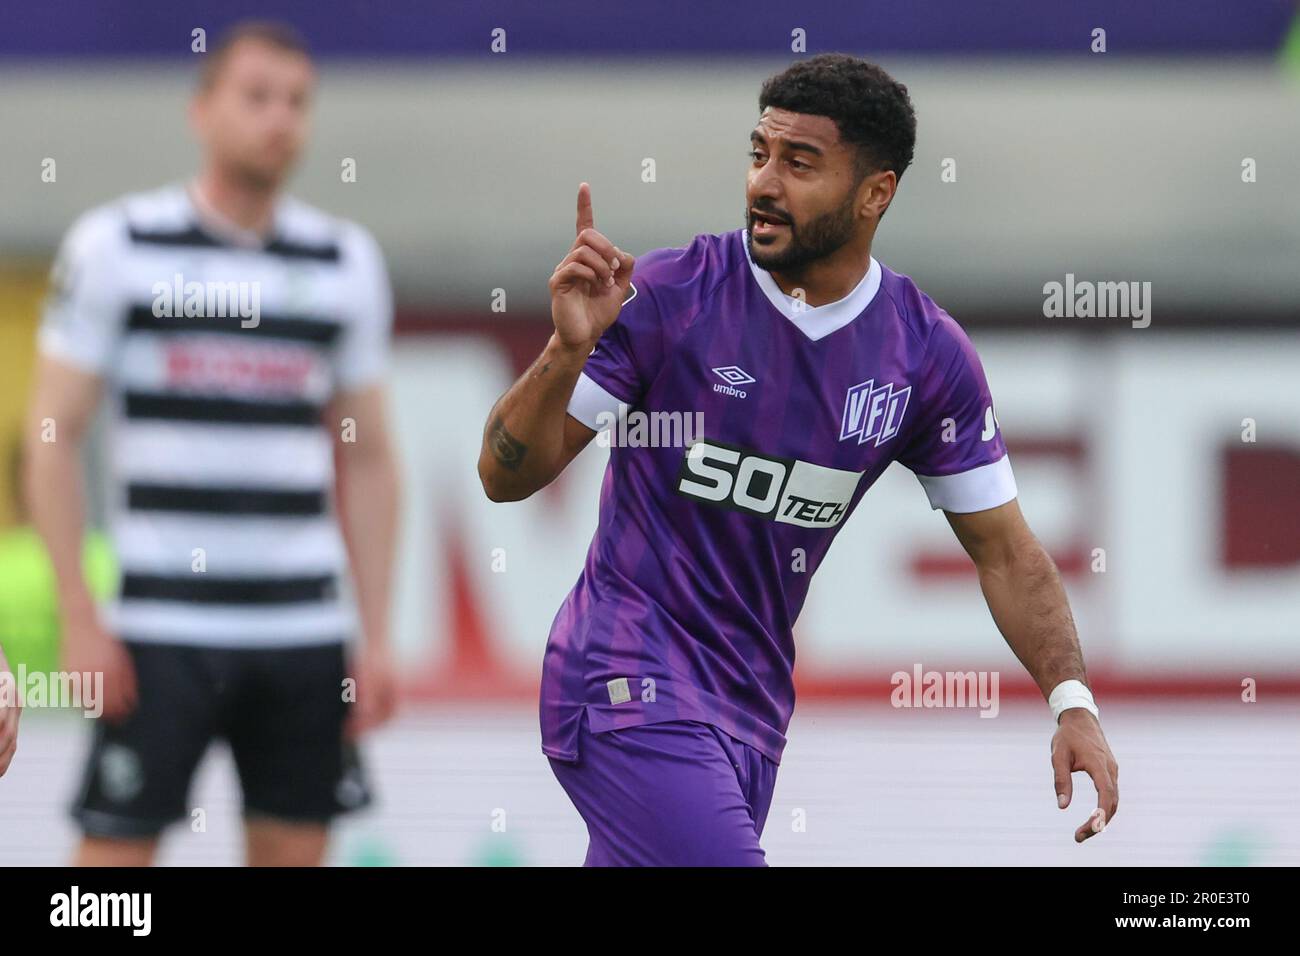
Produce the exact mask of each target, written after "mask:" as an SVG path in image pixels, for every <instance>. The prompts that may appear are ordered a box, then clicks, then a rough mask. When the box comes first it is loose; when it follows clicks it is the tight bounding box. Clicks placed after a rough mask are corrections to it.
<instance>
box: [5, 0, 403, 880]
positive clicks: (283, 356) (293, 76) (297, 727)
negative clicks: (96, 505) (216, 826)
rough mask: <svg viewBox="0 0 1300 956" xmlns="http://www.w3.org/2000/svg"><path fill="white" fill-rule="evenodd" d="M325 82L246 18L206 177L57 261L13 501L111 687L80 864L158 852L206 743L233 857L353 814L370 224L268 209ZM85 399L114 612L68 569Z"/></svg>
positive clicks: (374, 405)
mask: <svg viewBox="0 0 1300 956" xmlns="http://www.w3.org/2000/svg"><path fill="white" fill-rule="evenodd" d="M314 85H315V74H314V69H313V66H312V63H311V60H310V58H309V57H308V55H307V52H306V49H305V47H304V46H303V44H302V42H301V40H300V39H299V38H298V37H296V35H294V34H293V33H292V32H291V31H289V30H288V29H287V28H284V27H280V26H278V25H274V24H264V23H249V24H243V25H241V26H239V27H236V28H235V29H234V30H232V31H231V33H230V34H229V35H228V36H227V37H226V38H224V39H223V40H222V42H221V43H220V44H219V45H218V46H216V47H215V48H214V49H213V51H212V52H211V53H209V54H207V56H206V58H205V63H204V67H203V70H202V73H201V76H200V82H199V86H198V89H197V91H196V93H195V96H194V98H193V101H192V104H191V122H192V125H193V127H194V130H195V132H196V134H197V136H198V139H199V141H200V144H201V148H202V156H203V161H202V166H201V169H200V172H199V174H198V175H197V176H196V177H195V178H194V179H193V180H192V181H190V182H189V183H186V184H178V185H174V186H168V187H165V188H163V189H159V190H157V191H154V192H150V193H144V194H138V195H132V196H127V197H125V198H124V199H121V200H119V201H117V202H115V203H112V204H110V205H107V206H104V207H101V208H98V209H94V210H92V211H90V212H88V213H86V214H85V215H84V216H82V217H81V219H80V220H79V221H78V222H77V223H76V224H75V225H74V226H73V227H72V229H71V231H70V232H69V233H68V235H67V237H66V239H65V241H64V243H63V246H62V249H61V250H60V253H59V256H58V259H57V261H56V264H55V268H54V273H53V278H52V286H53V288H52V292H51V296H50V300H49V303H48V305H47V308H46V313H45V316H44V320H43V323H42V327H41V331H40V340H39V347H40V353H41V354H40V365H39V369H38V375H37V384H36V387H35V394H34V398H33V401H32V404H31V411H30V421H29V424H28V433H27V441H28V450H27V455H26V459H27V465H28V469H27V488H28V493H29V499H30V503H31V510H32V515H33V519H34V522H35V524H36V527H37V529H38V530H39V532H40V533H41V535H42V537H43V538H44V540H45V542H46V545H47V547H48V550H49V553H50V556H51V559H52V562H53V565H54V569H55V574H56V577H57V582H58V589H59V603H60V610H61V615H62V622H63V650H64V658H65V665H66V667H67V668H68V669H69V670H75V671H101V672H103V674H104V697H105V699H104V716H103V718H102V719H101V720H99V721H97V724H96V727H95V733H94V739H93V743H92V747H91V751H90V755H89V758H88V761H87V764H86V767H85V771H84V777H83V783H82V786H81V789H80V792H79V793H78V794H77V796H76V799H75V803H74V807H73V812H74V814H75V816H76V819H77V821H78V822H79V824H80V826H81V828H82V830H83V833H84V838H83V840H82V843H81V846H80V850H79V852H78V853H77V856H76V860H77V862H78V863H80V864H115V865H137V864H138V865H143V864H147V863H149V862H151V861H152V860H153V859H154V856H155V852H156V848H157V844H158V839H159V836H160V834H161V833H162V832H163V830H164V829H165V828H166V827H167V826H168V825H169V824H171V823H174V822H177V821H180V820H184V819H186V818H188V817H190V815H191V813H192V811H191V808H190V806H189V803H188V793H189V786H190V782H191V779H192V776H193V773H194V770H195V768H196V766H197V765H198V763H199V761H200V759H201V758H202V756H203V754H204V753H205V752H206V750H207V749H208V745H209V743H210V742H211V741H212V740H213V739H214V738H222V739H224V740H226V741H227V742H228V743H229V745H230V749H231V753H232V755H233V757H234V761H235V764H236V766H237V768H238V772H239V776H240V782H241V786H242V791H243V812H244V819H245V829H246V835H247V857H248V861H249V863H250V864H255V865H257V864H264V865H268V864H269V865H278V864H291V865H311V864H318V863H320V862H321V861H322V860H323V857H324V854H325V851H326V843H327V840H326V837H327V830H328V823H329V821H330V820H331V819H332V818H333V817H334V816H335V815H337V814H339V813H341V812H344V811H347V810H350V809H353V808H356V807H360V806H362V805H364V804H365V803H367V801H368V799H369V796H368V790H367V785H366V781H365V779H364V776H363V775H362V773H361V768H360V764H359V761H358V758H357V754H356V750H355V747H354V746H353V743H352V741H353V739H354V738H355V735H356V733H357V732H359V731H361V730H364V729H366V728H367V727H370V726H374V725H375V724H377V723H379V722H382V721H383V720H385V719H387V718H388V716H390V714H391V712H392V710H393V707H394V680H393V670H392V666H391V662H390V657H389V652H388V636H387V630H388V604H389V589H390V578H391V569H392V560H393V552H394V539H395V534H396V514H397V494H398V488H397V478H396V468H395V464H394V456H393V453H392V450H391V447H390V441H389V437H388V428H387V423H386V412H385V399H384V385H383V382H384V377H385V371H386V363H387V358H388V351H389V348H388V346H389V335H390V329H391V318H392V304H391V296H390V292H389V287H388V281H387V277H386V273H385V268H384V262H383V258H382V255H381V253H380V251H379V248H378V246H377V245H376V243H375V241H374V240H373V239H372V238H371V237H370V235H369V234H368V233H367V232H366V231H365V230H364V229H362V228H361V227H359V226H357V225H355V224H353V223H350V222H346V221H343V220H339V219H336V218H334V217H332V216H329V215H327V214H325V213H323V212H320V211H318V210H316V209H313V208H311V207H309V206H306V205H304V204H302V203H299V202H296V201H294V200H292V199H290V198H288V197H286V196H284V195H283V194H282V189H283V186H284V182H285V180H286V178H287V176H288V174H289V173H290V171H291V169H292V168H293V166H294V164H295V161H296V159H297V157H298V155H299V153H300V151H301V149H302V147H303V145H304V143H305V141H306V137H307V132H308V121H309V113H310V105H311V100H312V93H313V88H314ZM101 397H102V398H103V399H104V400H105V403H106V404H107V406H108V411H109V416H108V417H109V419H110V432H109V436H108V441H107V443H106V447H107V458H108V467H109V493H110V498H109V519H110V527H111V532H112V537H113V541H114V546H115V549H116V551H117V555H118V559H119V562H120V564H121V568H122V581H121V587H120V593H119V597H118V600H117V601H116V603H115V605H114V607H113V608H112V612H111V615H110V616H109V617H108V618H107V619H104V618H101V616H100V613H99V610H98V609H97V608H96V607H95V605H94V603H93V602H92V600H91V598H90V595H89V592H88V591H87V588H86V585H85V582H84V579H83V576H82V570H81V567H80V557H79V556H80V553H81V538H82V533H83V528H82V524H83V513H84V507H83V494H82V490H81V483H80V480H79V474H80V467H81V462H80V454H79V453H80V450H81V446H82V443H83V438H84V437H85V435H86V432H87V430H88V426H89V424H90V422H91V420H92V417H93V414H94V412H95V410H96V408H97V406H99V404H100V402H101ZM336 461H337V463H338V468H339V474H338V476H337V477H338V488H339V489H340V490H341V494H342V498H343V500H342V501H341V503H340V505H339V508H338V512H339V513H341V515H342V517H343V518H344V519H345V522H346V546H345V535H344V534H343V533H341V531H342V529H341V528H340V523H339V518H338V515H337V514H336V508H335V501H334V497H335V495H334V488H335V462H336ZM358 634H359V636H360V638H361V639H360V641H358V642H356V643H355V645H354V646H353V647H352V648H351V650H352V652H353V654H352V659H351V660H349V659H348V648H349V644H351V643H352V640H353V638H354V637H357V636H358ZM353 680H355V684H353ZM352 687H355V695H353V694H352V693H350V689H351V688H352ZM352 700H355V705H353V704H352V703H351V701H352Z"/></svg>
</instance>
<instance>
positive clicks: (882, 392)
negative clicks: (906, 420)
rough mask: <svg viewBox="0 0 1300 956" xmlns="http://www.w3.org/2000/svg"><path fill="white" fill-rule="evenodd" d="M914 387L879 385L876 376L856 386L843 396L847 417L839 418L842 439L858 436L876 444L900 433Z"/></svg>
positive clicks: (863, 442) (862, 441) (864, 441)
mask: <svg viewBox="0 0 1300 956" xmlns="http://www.w3.org/2000/svg"><path fill="white" fill-rule="evenodd" d="M911 395H912V386H910V385H908V386H907V387H906V388H899V389H895V388H894V386H893V385H892V384H890V383H888V382H886V383H885V384H884V385H880V386H878V387H877V386H876V383H875V379H867V381H865V382H861V383H859V384H857V385H854V386H853V387H852V388H851V389H849V391H848V394H847V395H845V396H844V417H843V418H842V419H840V441H846V440H848V439H850V438H855V437H856V438H857V440H858V444H859V445H865V444H866V443H867V442H869V441H871V440H872V439H873V438H874V439H875V441H876V444H877V445H880V444H881V443H883V442H887V441H889V439H891V438H893V437H894V436H895V435H897V434H898V430H899V429H900V428H901V427H902V424H903V413H904V412H906V411H907V400H908V399H909V398H910V397H911Z"/></svg>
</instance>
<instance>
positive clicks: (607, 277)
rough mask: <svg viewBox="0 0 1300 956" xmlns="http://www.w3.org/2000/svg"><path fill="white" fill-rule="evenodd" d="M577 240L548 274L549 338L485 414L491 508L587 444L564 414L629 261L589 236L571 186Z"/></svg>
mask: <svg viewBox="0 0 1300 956" xmlns="http://www.w3.org/2000/svg"><path fill="white" fill-rule="evenodd" d="M576 231H577V238H575V239H574V241H573V245H572V246H571V247H570V248H569V253H568V255H566V256H565V257H564V258H563V259H562V260H561V261H560V264H559V265H558V266H556V267H555V272H554V273H553V274H552V275H551V281H550V290H551V320H552V321H553V322H554V323H555V332H554V334H553V335H552V336H551V340H550V342H548V343H547V345H546V348H545V350H543V352H542V354H541V356H540V357H538V359H537V361H535V362H534V363H533V364H532V365H531V366H530V367H529V369H528V371H526V372H525V373H524V374H523V376H522V377H521V378H520V379H519V381H517V382H515V384H514V385H512V386H511V387H510V390H509V391H508V392H506V393H505V395H503V396H502V397H501V398H500V400H498V401H497V403H496V404H495V405H494V406H493V407H492V411H491V412H490V413H489V415H488V420H487V426H486V427H485V428H484V430H483V446H482V448H481V450H480V452H479V459H478V474H479V480H480V481H482V483H483V490H484V491H485V492H486V493H487V496H488V497H489V498H491V499H492V500H493V501H518V500H520V499H521V498H527V497H528V496H529V495H531V494H532V493H533V492H535V491H537V490H538V489H539V488H542V487H545V486H546V485H547V484H549V483H550V482H551V481H552V480H553V479H554V478H555V476H556V475H558V474H559V473H560V472H561V471H563V470H564V468H565V466H567V465H568V464H569V462H570V461H572V460H573V459H574V457H575V456H576V455H577V454H578V452H580V451H582V449H583V448H585V447H586V446H587V443H588V442H590V441H591V439H592V438H593V437H595V434H596V433H595V432H594V431H593V430H592V429H590V428H588V427H587V426H586V425H584V424H582V423H581V422H579V421H578V420H576V419H575V418H573V417H571V416H570V415H569V414H568V406H569V399H570V398H572V397H573V389H574V387H575V386H576V385H577V382H578V375H579V373H580V372H581V371H582V367H583V365H584V364H585V363H586V361H587V356H589V355H590V354H591V350H592V349H593V348H594V347H595V345H596V343H597V342H598V341H599V340H600V337H601V335H602V334H603V333H604V331H605V330H606V329H607V328H609V327H610V326H611V325H613V324H614V320H615V319H617V318H618V313H619V309H621V308H622V305H623V301H624V299H625V298H626V296H627V291H628V287H629V286H630V285H631V282H632V267H633V265H634V264H635V259H634V258H633V257H632V256H630V255H628V254H627V253H625V252H623V251H622V250H621V249H619V248H618V247H617V246H615V245H614V244H613V243H612V242H610V241H609V240H608V239H606V238H605V237H604V236H603V235H601V234H600V233H599V232H597V231H596V228H595V221H594V218H593V216H592V211H591V187H590V186H588V185H587V184H586V183H583V184H582V185H581V186H579V187H578V218H577V230H576Z"/></svg>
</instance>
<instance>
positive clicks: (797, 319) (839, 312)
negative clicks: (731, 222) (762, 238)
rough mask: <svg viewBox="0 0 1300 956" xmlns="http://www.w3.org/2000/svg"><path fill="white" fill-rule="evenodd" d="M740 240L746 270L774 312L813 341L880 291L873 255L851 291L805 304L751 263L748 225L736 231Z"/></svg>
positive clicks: (849, 318) (839, 325)
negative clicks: (838, 297)
mask: <svg viewBox="0 0 1300 956" xmlns="http://www.w3.org/2000/svg"><path fill="white" fill-rule="evenodd" d="M740 244H741V246H742V247H743V248H744V250H745V260H746V261H747V262H748V263H749V271H750V272H751V273H753V275H754V281H755V282H757V283H758V287H759V288H760V289H762V290H763V294H764V295H766V296H767V298H768V301H769V302H771V303H772V305H774V306H776V310H777V311H778V312H780V313H781V314H782V315H784V316H785V317H786V318H787V319H789V320H790V321H791V322H793V323H794V324H795V326H796V327H797V328H798V329H799V331H800V332H802V333H803V334H804V335H806V336H808V338H810V339H812V340H813V341H814V342H816V341H817V340H818V339H822V338H825V337H826V336H828V335H830V334H831V333H832V332H834V331H836V330H837V329H842V328H844V326H846V325H848V324H849V323H850V322H852V321H853V320H854V319H855V318H857V317H858V316H859V315H861V314H862V312H863V310H864V309H866V307H867V306H869V305H870V304H871V301H872V300H873V299H874V298H875V297H876V293H877V292H878V291H880V263H879V262H877V261H876V257H875V256H872V257H871V262H870V263H869V264H868V265H867V271H866V274H864V275H863V276H862V278H861V280H859V282H858V284H857V285H856V286H854V288H853V291H852V292H850V293H849V294H848V295H846V296H845V297H844V298H842V299H839V300H837V301H835V302H827V303H826V304H825V305H818V306H814V307H809V306H808V305H806V304H804V303H803V302H800V301H799V300H798V299H796V298H794V297H793V296H789V295H786V294H785V293H784V292H782V291H781V287H780V286H779V285H777V284H776V280H775V279H773V278H772V273H770V272H768V271H767V270H766V269H762V268H760V267H758V266H756V265H754V260H753V259H751V258H750V257H749V230H748V229H742V230H741V231H740Z"/></svg>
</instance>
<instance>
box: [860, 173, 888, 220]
mask: <svg viewBox="0 0 1300 956" xmlns="http://www.w3.org/2000/svg"><path fill="white" fill-rule="evenodd" d="M897 189H898V176H897V175H896V174H895V173H894V171H893V170H892V169H882V170H881V171H880V172H877V173H871V174H870V175H868V176H865V177H864V178H863V180H862V183H861V185H860V186H859V187H858V210H859V212H860V213H861V214H862V216H863V218H866V219H876V220H879V219H880V217H881V216H883V215H884V214H885V210H886V209H888V208H889V204H890V203H891V202H893V200H894V192H895V191H896V190H897Z"/></svg>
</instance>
